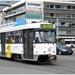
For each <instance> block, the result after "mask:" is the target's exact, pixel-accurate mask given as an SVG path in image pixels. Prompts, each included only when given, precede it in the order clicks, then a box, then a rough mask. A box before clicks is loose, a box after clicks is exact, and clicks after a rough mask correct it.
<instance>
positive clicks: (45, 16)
mask: <svg viewBox="0 0 75 75" xmlns="http://www.w3.org/2000/svg"><path fill="white" fill-rule="evenodd" d="M26 3H27V2H24V1H21V2H18V3H16V4H13V5H11V7H7V8H4V9H3V13H4V21H3V23H9V22H14V21H17V20H21V19H24V20H25V21H26V23H32V22H35V21H37V22H38V21H43V20H48V21H49V22H51V23H53V24H55V25H56V31H57V32H58V33H57V38H59V40H61V39H65V38H71V39H72V38H73V39H74V38H75V25H69V24H71V23H75V3H74V2H55V1H54V2H52V1H42V2H39V3H37V2H36V3H35V2H34V3H32V4H31V5H35V8H33V7H34V6H26ZM29 4H30V3H29ZM36 6H37V7H36ZM27 7H29V8H28V9H29V10H28V9H27ZM36 10H37V11H36ZM57 19H58V22H57Z"/></svg>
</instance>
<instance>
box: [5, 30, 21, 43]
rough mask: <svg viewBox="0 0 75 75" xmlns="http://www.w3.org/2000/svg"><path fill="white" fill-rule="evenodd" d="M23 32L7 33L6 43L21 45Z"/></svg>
mask: <svg viewBox="0 0 75 75" xmlns="http://www.w3.org/2000/svg"><path fill="white" fill-rule="evenodd" d="M21 42H22V31H13V32H7V33H6V43H21Z"/></svg>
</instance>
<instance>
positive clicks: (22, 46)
mask: <svg viewBox="0 0 75 75" xmlns="http://www.w3.org/2000/svg"><path fill="white" fill-rule="evenodd" d="M0 57H6V58H12V59H13V60H21V61H22V60H23V61H24V60H27V61H36V62H52V61H56V60H57V53H56V30H55V25H54V24H51V23H45V22H39V23H31V24H24V25H14V24H13V25H11V24H10V25H8V24H5V25H4V26H3V25H1V26H0Z"/></svg>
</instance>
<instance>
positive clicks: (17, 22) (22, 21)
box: [14, 20, 26, 26]
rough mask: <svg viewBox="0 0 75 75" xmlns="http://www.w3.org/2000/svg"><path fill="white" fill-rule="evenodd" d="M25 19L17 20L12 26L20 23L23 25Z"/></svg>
mask: <svg viewBox="0 0 75 75" xmlns="http://www.w3.org/2000/svg"><path fill="white" fill-rule="evenodd" d="M25 24H26V21H25V20H17V21H15V22H14V26H20V25H25Z"/></svg>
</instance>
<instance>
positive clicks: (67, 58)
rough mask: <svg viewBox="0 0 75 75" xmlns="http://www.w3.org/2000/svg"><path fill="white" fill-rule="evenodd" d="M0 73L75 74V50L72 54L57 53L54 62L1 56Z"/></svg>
mask: <svg viewBox="0 0 75 75" xmlns="http://www.w3.org/2000/svg"><path fill="white" fill-rule="evenodd" d="M0 74H75V52H74V54H73V55H58V56H57V62H56V63H54V64H37V63H35V62H17V61H12V60H8V59H3V58H1V59H0Z"/></svg>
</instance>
